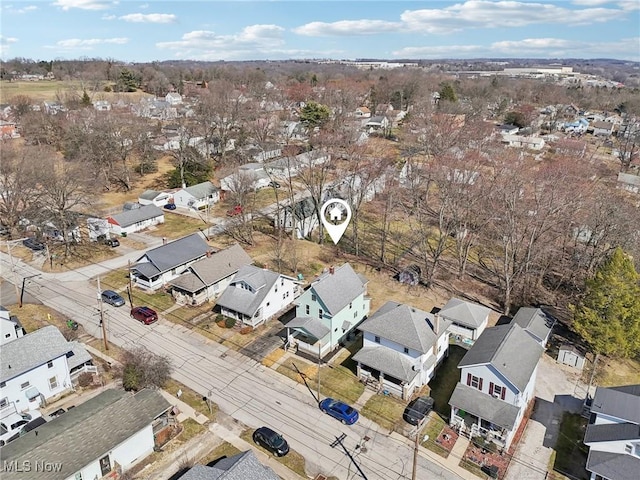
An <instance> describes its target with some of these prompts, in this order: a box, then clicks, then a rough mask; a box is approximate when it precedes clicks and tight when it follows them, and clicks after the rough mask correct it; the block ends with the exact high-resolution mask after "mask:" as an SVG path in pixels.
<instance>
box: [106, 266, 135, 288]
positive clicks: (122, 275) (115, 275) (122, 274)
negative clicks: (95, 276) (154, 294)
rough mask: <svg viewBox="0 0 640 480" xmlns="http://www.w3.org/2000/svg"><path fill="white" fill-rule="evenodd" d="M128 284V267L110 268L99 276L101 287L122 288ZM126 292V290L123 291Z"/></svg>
mask: <svg viewBox="0 0 640 480" xmlns="http://www.w3.org/2000/svg"><path fill="white" fill-rule="evenodd" d="M128 284H129V269H127V268H121V269H119V270H112V271H110V272H109V273H107V274H106V275H104V276H101V277H100V286H101V287H102V289H103V290H104V289H106V288H110V289H111V290H116V291H118V290H122V289H123V288H125V287H126V286H127V285H128ZM125 293H126V292H125Z"/></svg>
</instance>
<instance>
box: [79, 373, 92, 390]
mask: <svg viewBox="0 0 640 480" xmlns="http://www.w3.org/2000/svg"><path fill="white" fill-rule="evenodd" d="M92 383H93V374H92V373H89V372H83V373H81V374H80V375H78V385H80V386H81V387H82V388H84V387H88V386H89V385H91V384H92Z"/></svg>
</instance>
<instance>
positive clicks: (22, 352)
mask: <svg viewBox="0 0 640 480" xmlns="http://www.w3.org/2000/svg"><path fill="white" fill-rule="evenodd" d="M90 364H91V356H90V355H89V354H88V353H87V351H86V350H85V349H84V347H82V345H80V344H79V343H77V342H68V341H67V340H66V339H65V338H64V337H63V336H62V333H60V330H58V329H57V328H56V327H54V326H53V325H49V326H46V327H43V328H41V329H39V330H36V331H35V332H32V333H29V334H27V335H24V336H22V337H18V338H17V339H15V340H13V341H10V342H7V343H5V344H3V345H2V355H0V366H1V376H0V392H1V393H0V396H1V398H0V403H2V404H5V403H8V404H11V403H13V404H14V405H15V407H16V409H17V410H18V411H25V410H35V409H37V408H39V407H40V406H41V405H42V403H43V402H45V401H47V400H49V399H52V398H54V397H57V396H59V395H61V394H63V393H65V392H67V391H69V390H70V389H71V388H72V370H73V371H74V372H73V373H76V372H77V371H78V370H79V369H82V370H84V366H85V365H90ZM91 371H95V369H91Z"/></svg>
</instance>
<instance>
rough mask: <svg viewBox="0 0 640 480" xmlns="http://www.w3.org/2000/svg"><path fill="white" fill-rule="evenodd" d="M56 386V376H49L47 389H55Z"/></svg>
mask: <svg viewBox="0 0 640 480" xmlns="http://www.w3.org/2000/svg"><path fill="white" fill-rule="evenodd" d="M56 388H58V377H51V378H50V379H49V389H51V390H55V389H56Z"/></svg>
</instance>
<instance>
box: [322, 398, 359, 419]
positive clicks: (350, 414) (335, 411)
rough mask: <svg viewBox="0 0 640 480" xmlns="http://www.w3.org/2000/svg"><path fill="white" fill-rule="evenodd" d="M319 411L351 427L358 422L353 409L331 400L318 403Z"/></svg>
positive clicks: (327, 399)
mask: <svg viewBox="0 0 640 480" xmlns="http://www.w3.org/2000/svg"><path fill="white" fill-rule="evenodd" d="M320 410H322V411H323V412H324V413H326V414H329V415H331V416H332V417H334V418H337V419H338V420H340V421H341V422H342V423H344V424H345V425H353V424H354V423H356V422H357V421H358V417H359V415H358V412H357V411H356V410H355V409H354V408H353V407H350V406H349V405H347V404H346V403H343V402H341V401H339V400H334V399H333V398H325V399H324V400H322V401H321V402H320Z"/></svg>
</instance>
